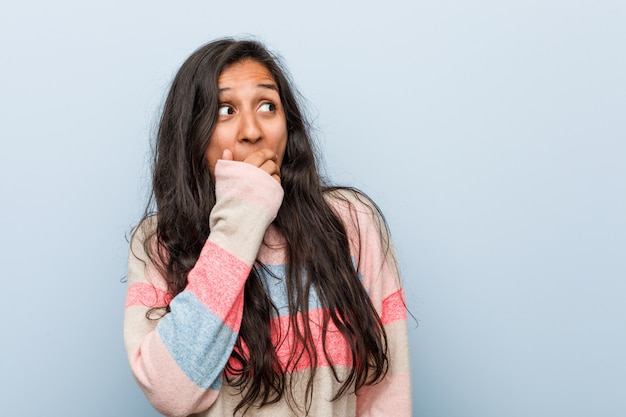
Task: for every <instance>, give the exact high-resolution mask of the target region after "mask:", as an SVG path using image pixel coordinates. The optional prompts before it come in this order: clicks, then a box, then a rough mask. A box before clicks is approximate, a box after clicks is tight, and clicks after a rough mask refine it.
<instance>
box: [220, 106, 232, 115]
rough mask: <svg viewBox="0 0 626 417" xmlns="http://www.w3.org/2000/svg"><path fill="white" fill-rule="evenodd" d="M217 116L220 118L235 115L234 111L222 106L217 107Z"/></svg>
mask: <svg viewBox="0 0 626 417" xmlns="http://www.w3.org/2000/svg"><path fill="white" fill-rule="evenodd" d="M217 114H219V115H220V116H228V115H231V114H235V110H234V109H233V108H232V107H230V106H228V105H226V104H223V105H221V106H220V107H219V109H217Z"/></svg>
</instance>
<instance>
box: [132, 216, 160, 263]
mask: <svg viewBox="0 0 626 417" xmlns="http://www.w3.org/2000/svg"><path fill="white" fill-rule="evenodd" d="M156 229H157V216H156V215H150V216H147V217H144V218H143V219H142V220H141V221H140V222H139V224H138V225H137V226H135V228H134V229H133V231H132V232H131V235H130V249H131V252H132V253H133V254H134V255H135V256H136V257H138V258H140V259H144V258H147V257H148V256H147V254H146V249H145V248H146V242H150V241H154V242H156V240H155V239H156Z"/></svg>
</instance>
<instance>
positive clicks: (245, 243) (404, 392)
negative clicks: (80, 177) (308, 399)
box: [124, 160, 411, 417]
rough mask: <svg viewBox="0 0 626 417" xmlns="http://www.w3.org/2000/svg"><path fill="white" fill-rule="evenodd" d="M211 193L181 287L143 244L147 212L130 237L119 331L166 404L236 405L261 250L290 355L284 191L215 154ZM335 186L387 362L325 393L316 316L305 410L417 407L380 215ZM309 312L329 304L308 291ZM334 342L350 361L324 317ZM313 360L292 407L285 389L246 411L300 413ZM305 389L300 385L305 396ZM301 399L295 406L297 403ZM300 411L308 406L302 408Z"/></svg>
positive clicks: (345, 363) (386, 412)
mask: <svg viewBox="0 0 626 417" xmlns="http://www.w3.org/2000/svg"><path fill="white" fill-rule="evenodd" d="M215 177H216V204H215V207H214V208H213V210H212V211H211V213H210V216H209V219H208V220H209V222H210V223H209V224H210V227H211V233H210V235H209V237H208V239H207V241H206V243H205V244H204V247H203V249H202V251H201V253H200V256H199V258H198V260H197V262H196V264H195V266H194V267H193V268H192V269H191V271H190V272H189V275H188V285H187V287H186V288H185V290H184V291H182V292H181V293H180V294H178V295H177V296H176V297H172V296H171V295H170V294H169V293H168V292H167V285H166V282H165V280H164V279H163V277H162V276H160V275H159V273H158V272H157V270H156V268H155V267H154V265H152V264H151V263H150V261H149V260H148V257H147V256H146V254H145V252H144V248H143V241H144V239H145V237H146V236H149V235H150V234H151V232H152V231H153V230H154V227H155V226H156V222H155V220H154V217H153V218H150V219H148V220H146V221H144V222H143V223H142V224H141V225H140V226H139V227H138V229H137V230H136V233H134V235H133V239H132V241H131V250H130V254H129V261H128V290H127V297H126V310H125V315H124V340H125V345H126V350H127V353H128V358H129V362H130V367H131V370H132V372H133V375H134V376H135V379H136V380H137V382H138V384H139V386H140V387H141V389H142V390H143V391H144V393H145V395H146V396H147V398H148V400H149V401H150V402H151V403H152V405H153V406H154V407H155V408H156V409H157V410H158V411H159V412H161V413H162V414H164V415H167V416H188V415H197V416H207V417H209V416H232V415H233V410H234V407H235V406H236V405H237V404H238V403H239V401H240V400H241V394H240V393H238V391H237V390H236V389H235V388H233V387H231V386H229V385H228V383H227V382H226V381H225V379H224V377H223V372H224V368H225V366H226V363H227V362H228V361H229V358H230V354H231V352H232V349H233V346H234V344H235V341H236V339H237V332H238V330H239V327H240V324H241V319H242V314H243V292H244V284H245V281H246V278H247V277H248V274H249V273H250V270H251V268H252V266H253V264H254V262H255V260H256V259H258V260H259V261H261V262H263V263H264V264H265V265H266V266H267V271H264V270H263V268H261V269H260V270H259V273H260V278H261V280H262V282H263V284H264V286H265V288H266V291H267V292H268V294H269V295H270V297H271V298H272V301H273V303H274V305H275V306H276V307H277V310H278V314H277V316H276V317H274V319H273V322H272V323H271V329H272V335H273V338H274V340H275V348H276V352H277V356H278V358H279V360H281V359H283V360H286V358H288V357H289V352H290V350H291V348H292V347H293V345H292V343H293V340H292V338H290V334H289V332H288V329H289V315H288V314H289V313H288V309H287V305H288V303H287V296H286V287H285V284H284V280H283V279H281V277H284V271H285V267H284V263H285V252H284V243H283V240H282V239H281V237H280V235H279V234H278V233H277V232H276V230H275V229H274V228H273V226H271V223H272V221H273V220H274V218H275V217H276V214H277V212H278V209H279V207H280V205H281V203H282V197H283V190H282V188H281V187H280V185H279V184H278V182H277V181H275V180H274V179H273V178H271V177H270V176H269V175H267V174H266V173H265V172H263V171H262V170H260V169H259V168H256V167H254V166H252V165H249V164H245V163H242V162H236V161H222V160H221V161H218V163H217V166H216V169H215ZM344 197H349V198H350V202H347V201H345V199H340V198H336V196H335V197H334V198H333V197H332V196H329V197H328V198H329V202H330V204H331V207H332V208H333V209H334V210H335V212H336V213H337V214H338V215H339V216H340V218H341V219H342V220H343V223H344V225H345V227H346V231H347V233H348V236H349V240H350V248H351V253H352V256H353V258H354V259H356V260H359V262H358V271H359V275H360V277H361V278H362V282H363V285H364V286H365V289H366V290H367V292H368V294H369V296H370V298H371V300H372V302H373V304H374V306H375V308H376V309H377V311H378V313H379V315H380V317H381V318H382V322H383V325H384V327H385V330H386V332H387V336H388V342H389V353H390V358H389V359H390V367H389V372H388V373H387V375H386V377H385V378H384V380H383V381H382V382H381V383H379V384H376V385H373V386H366V387H364V388H362V389H361V390H359V392H358V393H357V394H356V395H355V394H354V393H349V394H347V395H344V396H343V397H341V398H340V399H338V400H335V401H330V400H331V398H332V397H333V396H334V394H335V393H336V392H337V389H338V387H339V386H340V384H339V383H338V382H337V381H336V379H335V378H334V376H333V373H332V369H331V368H330V367H329V366H328V362H327V360H326V356H325V355H324V350H323V346H322V343H321V334H320V331H319V328H318V327H316V326H315V325H312V326H311V330H312V332H313V337H314V338H315V339H316V340H320V343H317V344H316V348H317V355H318V363H317V367H318V369H317V370H316V373H315V380H314V392H313V399H312V403H311V408H310V412H309V415H310V416H314V417H326V416H327V417H331V416H364V417H365V416H409V415H410V412H411V411H410V410H411V397H410V376H409V361H408V339H407V331H406V309H405V305H404V297H403V292H402V289H401V287H400V283H399V277H398V276H397V274H396V268H395V265H394V264H393V256H386V251H385V250H384V248H385V247H387V246H390V245H387V242H383V241H381V233H380V227H381V225H380V219H379V218H378V217H377V216H375V215H374V214H373V213H374V212H373V210H372V209H371V207H368V206H367V205H365V204H364V203H362V202H361V201H359V200H358V199H357V198H356V197H354V196H350V195H348V194H347V193H346V195H345V196H344ZM168 304H169V306H170V312H169V313H167V314H165V315H163V316H162V317H160V318H158V319H148V318H146V313H147V312H148V310H150V309H151V308H153V307H162V306H166V305H168ZM309 306H310V307H309V308H310V311H309V319H310V321H311V323H319V321H318V318H320V317H321V316H322V311H321V309H319V308H316V307H318V305H317V297H316V295H315V293H314V292H313V293H312V295H311V297H310V299H309ZM326 337H327V339H326V347H327V349H326V350H327V353H328V354H329V356H330V359H331V361H332V363H333V365H334V366H335V369H336V371H337V372H338V374H339V376H342V375H346V374H347V372H348V371H349V366H350V364H351V359H350V358H351V354H350V350H349V347H348V345H347V344H346V342H345V341H344V340H343V337H342V336H341V334H340V333H339V332H338V331H337V330H336V329H334V328H333V327H332V326H329V328H328V329H327V332H326ZM309 370H310V364H308V363H306V362H305V361H300V362H299V363H298V366H297V368H296V369H295V370H294V371H293V373H292V374H290V375H289V377H290V379H291V381H292V384H293V386H294V387H295V389H294V396H295V398H294V399H293V404H295V407H294V405H293V404H292V406H291V407H290V406H289V404H288V402H287V401H286V400H285V399H284V398H283V400H281V401H279V402H278V403H276V404H271V405H266V406H264V407H261V408H254V407H253V408H251V409H250V410H249V412H248V415H251V416H271V417H281V416H293V415H294V413H298V405H299V404H300V405H301V404H303V396H304V391H305V384H306V381H307V380H308V377H307V375H308V372H309ZM298 396H302V397H298ZM294 410H295V411H294ZM302 414H304V413H302Z"/></svg>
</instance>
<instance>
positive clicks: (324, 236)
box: [144, 39, 388, 410]
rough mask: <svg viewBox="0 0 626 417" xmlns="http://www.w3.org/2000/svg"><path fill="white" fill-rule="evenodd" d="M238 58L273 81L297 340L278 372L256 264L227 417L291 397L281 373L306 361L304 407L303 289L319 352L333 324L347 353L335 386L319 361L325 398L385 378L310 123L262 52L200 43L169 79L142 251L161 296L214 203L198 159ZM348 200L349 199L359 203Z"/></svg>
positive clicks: (176, 280) (182, 273) (255, 45)
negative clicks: (237, 396) (236, 395)
mask: <svg viewBox="0 0 626 417" xmlns="http://www.w3.org/2000/svg"><path fill="white" fill-rule="evenodd" d="M244 60H253V61H256V62H259V63H260V64H262V65H264V66H265V67H266V68H267V69H268V71H269V72H270V73H271V75H272V76H273V77H274V80H275V82H276V84H277V85H278V91H279V95H280V100H281V103H282V106H283V108H284V112H285V118H286V122H287V132H288V138H287V144H286V150H285V154H284V157H283V161H282V165H281V170H280V171H281V185H282V187H283V189H284V199H283V203H282V206H281V208H280V210H279V212H278V215H277V217H276V220H275V221H274V225H275V227H276V229H277V230H278V232H279V233H280V234H281V235H282V237H284V239H285V243H286V251H287V257H286V259H287V265H286V278H285V280H286V285H287V295H288V300H289V313H290V320H291V321H290V326H291V329H293V330H294V333H295V336H294V337H295V338H296V341H297V342H298V343H295V344H294V346H301V348H296V349H294V351H292V352H291V354H290V357H289V359H288V360H287V362H286V364H285V363H283V364H282V365H281V363H280V362H279V360H278V358H277V354H276V350H275V347H274V346H273V345H272V337H271V334H270V321H271V319H272V314H273V312H274V310H275V306H273V304H272V301H271V299H270V297H269V296H268V295H267V292H266V291H265V289H264V287H263V285H262V283H261V280H260V278H259V275H258V272H257V271H258V270H259V268H263V267H264V266H263V265H262V264H261V263H260V262H258V261H257V262H256V264H255V267H254V268H253V269H252V271H251V273H250V276H249V277H248V280H247V281H246V284H245V290H244V311H243V321H242V323H241V328H240V331H239V337H238V339H237V342H236V344H235V347H234V350H233V352H232V354H231V361H229V364H228V365H227V369H226V372H225V375H226V378H227V380H228V383H229V384H230V385H232V386H235V387H239V388H240V389H241V393H242V400H241V402H240V403H239V405H238V407H237V410H239V409H241V408H243V409H247V408H249V407H250V406H252V405H255V406H263V405H265V404H270V403H275V402H278V401H280V400H281V399H285V400H287V401H289V398H293V396H292V393H293V391H292V387H291V382H290V379H289V378H287V376H288V374H289V373H290V372H291V371H293V370H294V369H296V366H297V365H298V363H299V362H300V361H305V360H306V361H308V362H310V364H311V368H310V372H311V374H310V377H309V380H308V383H307V385H306V397H305V398H306V401H305V404H304V408H305V409H306V410H308V408H309V405H310V399H311V398H312V395H313V389H314V384H313V378H314V376H315V370H316V367H317V363H318V359H319V358H318V357H317V353H316V348H315V346H314V343H315V342H314V340H313V336H312V332H311V327H310V323H309V305H308V300H309V293H310V292H311V291H312V290H314V291H315V292H316V293H317V295H318V297H319V302H320V304H321V307H322V311H324V313H323V314H324V315H323V322H322V323H321V325H322V340H323V343H324V344H325V333H326V330H327V329H328V327H329V326H330V325H332V326H335V327H336V328H337V329H338V330H339V331H340V332H341V334H342V335H343V337H344V338H345V340H346V342H347V344H348V346H349V347H350V349H351V353H352V355H351V359H352V363H351V367H350V372H349V373H348V375H347V376H346V377H345V378H343V379H342V380H340V379H341V378H340V377H339V376H338V375H339V374H338V373H337V372H335V368H334V367H333V364H332V362H331V360H330V357H329V355H328V353H327V349H326V346H323V352H324V355H325V356H326V358H325V359H326V360H327V361H328V363H330V366H331V368H332V369H333V374H334V375H335V378H336V379H337V381H338V382H340V387H339V389H338V391H337V392H336V393H335V397H334V399H337V398H340V397H341V396H343V395H344V394H346V393H347V392H351V391H352V390H358V389H359V388H361V387H363V386H364V385H367V384H373V383H376V382H378V381H380V380H381V379H382V378H383V377H384V375H385V374H386V372H387V369H388V357H387V338H386V334H385V331H384V329H383V325H382V323H381V319H380V317H379V316H378V314H377V312H376V310H375V308H374V306H373V305H372V303H371V301H370V299H369V297H368V295H367V293H366V291H365V289H364V287H363V285H362V283H361V282H360V280H359V278H358V273H357V270H356V268H355V264H354V260H353V259H352V257H351V253H350V248H349V238H348V236H347V233H346V228H345V227H344V224H343V223H342V221H341V219H340V218H339V217H338V215H337V214H336V213H335V211H333V209H332V208H331V207H330V206H329V203H328V201H327V198H326V197H328V193H331V192H332V193H333V195H334V197H333V198H342V197H341V195H344V194H345V193H341V192H339V193H338V192H337V190H336V188H330V187H325V185H324V184H323V181H322V179H321V178H320V175H319V173H318V168H317V160H316V155H315V152H314V147H313V142H312V140H311V137H310V134H309V126H308V123H307V121H306V120H305V118H304V117H303V114H302V112H301V110H300V106H299V103H298V100H297V98H296V93H295V90H294V88H293V87H292V83H291V82H290V80H289V78H288V76H287V74H286V72H285V71H284V70H283V69H282V68H281V66H280V65H279V62H280V61H279V59H278V58H277V57H276V56H274V55H273V54H272V53H270V52H269V51H268V50H267V49H266V48H265V47H264V46H263V45H262V44H261V43H259V42H256V41H250V40H233V39H221V40H217V41H214V42H211V43H209V44H206V45H204V46H202V47H201V48H199V49H198V50H196V51H195V52H194V53H193V54H192V55H191V56H190V57H189V58H188V59H187V60H186V61H185V62H184V63H183V65H182V67H181V68H180V70H179V71H178V73H177V74H176V76H175V78H174V80H173V83H172V86H171V88H170V91H169V94H168V96H167V98H166V101H165V105H164V108H163V112H162V115H161V119H160V123H159V128H158V133H157V140H156V147H155V156H154V165H153V178H152V179H153V193H154V194H153V198H154V202H155V203H156V212H157V219H158V220H157V227H156V230H155V232H154V235H153V236H152V237H151V238H148V239H146V241H145V242H144V244H145V249H146V253H148V254H149V256H150V258H151V260H152V261H153V263H154V264H155V265H157V267H158V268H160V269H161V273H162V275H163V276H164V277H165V279H166V281H167V283H168V289H169V292H170V294H171V295H172V296H176V295H177V294H178V293H180V292H181V291H183V290H184V289H185V287H186V285H187V274H188V272H189V271H190V270H191V268H193V266H194V264H195V263H196V261H197V259H198V257H199V255H200V251H201V249H202V247H203V245H204V242H205V241H206V239H207V237H208V236H209V233H210V230H209V222H208V221H206V219H207V215H208V213H210V212H211V209H212V208H213V206H214V205H215V188H214V187H215V185H214V181H213V178H212V177H211V175H210V172H209V168H208V165H207V162H206V158H205V152H206V149H207V147H208V144H209V141H210V137H211V134H212V132H213V130H214V128H215V123H216V121H217V117H218V106H219V89H218V78H219V76H220V74H221V73H222V72H223V71H224V70H225V69H226V68H227V67H229V66H230V65H232V64H234V63H238V62H241V61H244ZM352 192H353V193H354V194H355V195H356V196H357V198H360V197H361V196H362V195H361V194H358V193H356V192H355V191H352ZM348 200H350V199H348V198H346V201H348ZM151 206H152V205H151V204H149V208H148V209H147V210H146V217H148V216H149V215H150V213H151V209H150V207H151ZM372 207H375V205H374V206H372ZM155 242H156V245H155V244H154V243H155ZM155 247H157V248H158V250H156V251H155V250H154V248H155ZM357 265H358V260H357ZM303 271H306V273H303ZM298 316H300V318H301V319H298V318H297V317H298ZM244 346H246V349H244V348H243V347H244ZM298 407H300V406H298Z"/></svg>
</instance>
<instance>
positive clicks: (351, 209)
mask: <svg viewBox="0 0 626 417" xmlns="http://www.w3.org/2000/svg"><path fill="white" fill-rule="evenodd" d="M334 207H335V209H336V211H337V213H338V214H339V216H340V217H341V218H342V219H343V223H344V226H345V227H346V232H347V234H348V236H349V239H350V247H351V253H352V254H353V256H354V259H355V262H356V263H357V267H358V271H359V273H360V275H361V276H362V279H363V285H364V286H365V289H366V290H367V292H368V294H369V296H370V299H371V300H372V303H373V305H374V307H375V308H376V311H377V312H378V314H379V316H380V318H381V321H382V324H383V327H384V329H385V332H386V334H387V341H388V355H389V356H388V357H389V370H388V372H387V374H386V376H385V378H384V379H383V380H382V381H381V382H380V383H378V384H375V385H367V386H365V387H363V388H361V389H360V390H359V391H358V392H357V416H359V417H383V416H388V415H389V410H394V411H393V415H394V416H398V417H405V416H406V417H408V416H410V415H411V376H410V364H409V346H408V334H407V309H406V303H405V300H404V291H403V290H402V287H401V282H400V276H399V273H398V267H397V265H396V261H395V260H396V256H395V251H394V248H393V243H392V242H391V239H390V236H389V232H388V230H387V227H386V225H385V223H384V221H383V219H382V218H381V216H380V215H379V213H378V211H377V209H376V208H375V206H374V205H373V203H372V202H371V201H369V200H368V199H367V198H366V197H364V196H362V195H360V194H358V193H356V192H352V191H341V192H340V194H339V196H338V197H337V198H336V199H335V203H334Z"/></svg>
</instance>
